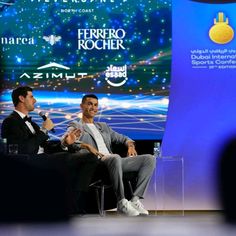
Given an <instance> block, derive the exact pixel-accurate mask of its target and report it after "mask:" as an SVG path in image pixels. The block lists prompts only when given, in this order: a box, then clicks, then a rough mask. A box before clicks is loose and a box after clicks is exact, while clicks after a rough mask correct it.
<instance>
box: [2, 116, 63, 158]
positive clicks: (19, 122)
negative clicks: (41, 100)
mask: <svg viewBox="0 0 236 236" xmlns="http://www.w3.org/2000/svg"><path fill="white" fill-rule="evenodd" d="M32 126H33V127H34V130H35V134H32V132H31V131H30V129H29V128H28V126H27V125H26V123H25V122H24V120H23V119H22V118H21V117H20V115H19V114H18V113H17V112H15V111H13V112H12V113H11V114H10V115H9V116H8V117H7V118H6V119H5V120H4V121H3V123H2V129H1V132H2V134H1V135H2V138H6V139H7V142H8V144H10V143H12V144H18V153H19V154H37V153H38V149H39V146H42V147H44V149H45V152H48V151H49V150H50V151H52V152H59V151H63V150H62V149H61V148H60V145H59V144H57V145H53V144H49V143H48V142H47V140H48V138H49V136H48V135H47V134H45V133H44V132H42V131H41V130H40V127H39V126H38V125H37V124H36V123H35V122H32Z"/></svg>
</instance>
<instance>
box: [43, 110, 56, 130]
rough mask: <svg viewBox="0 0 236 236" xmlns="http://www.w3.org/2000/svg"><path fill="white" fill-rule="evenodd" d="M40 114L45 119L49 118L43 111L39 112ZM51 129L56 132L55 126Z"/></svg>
mask: <svg viewBox="0 0 236 236" xmlns="http://www.w3.org/2000/svg"><path fill="white" fill-rule="evenodd" d="M39 115H40V116H41V117H42V118H43V120H44V121H45V120H47V116H46V115H45V114H44V113H43V112H42V111H40V112H39ZM50 131H52V132H53V133H55V129H54V128H52V129H51V130H50Z"/></svg>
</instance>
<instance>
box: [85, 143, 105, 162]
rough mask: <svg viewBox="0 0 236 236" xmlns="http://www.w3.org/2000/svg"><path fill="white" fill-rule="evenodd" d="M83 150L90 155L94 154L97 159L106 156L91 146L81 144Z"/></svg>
mask: <svg viewBox="0 0 236 236" xmlns="http://www.w3.org/2000/svg"><path fill="white" fill-rule="evenodd" d="M81 148H85V149H87V150H88V151H89V152H90V153H92V154H93V155H95V156H97V157H100V158H102V157H104V155H103V154H102V153H100V152H99V151H98V150H97V149H96V148H94V147H93V146H92V145H90V144H87V143H81Z"/></svg>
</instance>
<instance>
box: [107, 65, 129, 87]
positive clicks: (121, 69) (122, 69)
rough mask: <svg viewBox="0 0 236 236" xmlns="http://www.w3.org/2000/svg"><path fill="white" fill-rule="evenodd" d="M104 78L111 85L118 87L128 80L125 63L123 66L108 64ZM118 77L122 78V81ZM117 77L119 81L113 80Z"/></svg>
mask: <svg viewBox="0 0 236 236" xmlns="http://www.w3.org/2000/svg"><path fill="white" fill-rule="evenodd" d="M105 76H106V78H105V80H106V81H107V83H108V84H110V85H111V86H113V87H120V86H122V85H124V84H125V83H126V81H127V80H128V78H127V65H124V66H113V65H110V66H108V67H107V69H106V71H105ZM120 78H123V79H122V81H120ZM117 79H119V82H115V81H117Z"/></svg>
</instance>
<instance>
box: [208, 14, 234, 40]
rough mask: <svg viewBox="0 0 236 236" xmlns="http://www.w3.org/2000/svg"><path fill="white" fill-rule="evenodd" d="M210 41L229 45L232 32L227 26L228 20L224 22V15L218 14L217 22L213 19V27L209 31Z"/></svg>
mask: <svg viewBox="0 0 236 236" xmlns="http://www.w3.org/2000/svg"><path fill="white" fill-rule="evenodd" d="M209 37H210V39H211V40H212V41H213V42H215V43H218V44H226V43H229V42H230V41H231V40H232V39H233V37H234V30H233V28H232V27H231V26H230V25H229V19H228V18H226V20H225V21H224V13H223V12H219V13H218V21H217V19H216V18H214V25H213V26H212V27H211V28H210V30H209Z"/></svg>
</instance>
